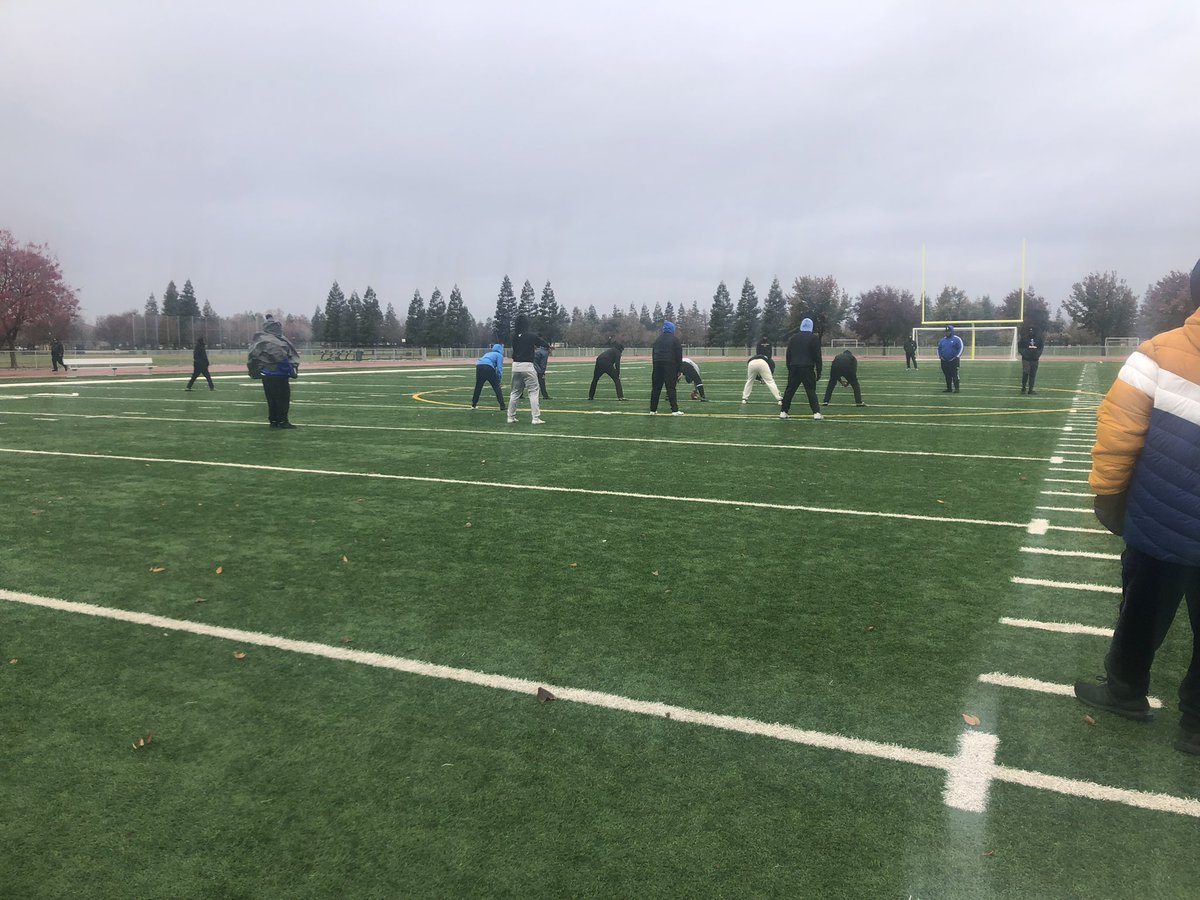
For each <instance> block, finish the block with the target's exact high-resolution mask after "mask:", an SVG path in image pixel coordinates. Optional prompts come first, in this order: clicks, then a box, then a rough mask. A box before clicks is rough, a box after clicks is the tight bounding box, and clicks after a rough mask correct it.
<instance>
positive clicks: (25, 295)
mask: <svg viewBox="0 0 1200 900" xmlns="http://www.w3.org/2000/svg"><path fill="white" fill-rule="evenodd" d="M78 313H79V298H78V297H76V296H75V291H74V289H73V288H71V287H69V286H68V285H66V284H65V283H64V282H63V279H62V270H61V269H60V268H59V265H58V260H57V259H55V258H54V256H52V255H51V254H50V251H49V250H48V249H47V248H46V247H45V246H44V245H42V244H25V245H24V246H21V245H20V244H18V243H17V239H16V238H15V237H13V235H12V232H10V231H6V230H4V229H0V349H7V350H8V352H9V359H10V365H11V367H12V368H14V369H15V368H16V367H17V339H18V338H19V337H20V336H21V335H22V334H32V333H34V332H42V333H46V334H53V335H55V336H60V335H61V334H62V333H63V332H65V331H66V329H67V326H69V325H70V323H71V320H72V319H73V318H75V316H76V315H78Z"/></svg>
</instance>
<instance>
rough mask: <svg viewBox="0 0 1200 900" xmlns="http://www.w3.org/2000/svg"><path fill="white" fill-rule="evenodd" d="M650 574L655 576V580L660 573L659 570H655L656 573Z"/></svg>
mask: <svg viewBox="0 0 1200 900" xmlns="http://www.w3.org/2000/svg"><path fill="white" fill-rule="evenodd" d="M650 574H651V575H653V576H654V577H655V578H657V577H658V571H657V570H655V571H653V572H651V573H650Z"/></svg>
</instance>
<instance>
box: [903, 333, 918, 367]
mask: <svg viewBox="0 0 1200 900" xmlns="http://www.w3.org/2000/svg"><path fill="white" fill-rule="evenodd" d="M909 363H912V367H913V368H914V369H915V368H916V367H917V342H916V341H914V340H913V339H912V336H911V335H909V337H908V338H906V339H905V341H904V368H906V369H907V368H908V366H909Z"/></svg>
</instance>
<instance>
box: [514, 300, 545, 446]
mask: <svg viewBox="0 0 1200 900" xmlns="http://www.w3.org/2000/svg"><path fill="white" fill-rule="evenodd" d="M538 347H545V348H546V349H549V348H550V345H549V344H547V343H546V342H545V341H544V340H542V339H541V337H539V336H538V335H536V334H534V333H533V332H532V331H530V330H529V317H528V316H517V321H516V324H514V325H513V339H512V360H513V364H512V387H511V393H509V395H508V421H509V423H510V424H511V423H513V422H515V421H517V401H518V400H520V399H521V394H522V392H524V391H528V392H529V409H530V411H531V412H532V413H533V424H534V425H541V424H542V404H541V396H540V395H541V388H540V387H539V386H538V376H537V369H535V368H534V365H533V351H534V350H535V349H536V348H538Z"/></svg>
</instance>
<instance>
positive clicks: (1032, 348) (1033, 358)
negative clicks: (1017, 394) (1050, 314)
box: [1021, 328, 1045, 394]
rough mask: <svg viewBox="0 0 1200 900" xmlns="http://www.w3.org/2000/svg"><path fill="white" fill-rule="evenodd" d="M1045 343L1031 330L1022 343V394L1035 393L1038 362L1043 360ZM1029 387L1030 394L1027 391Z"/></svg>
mask: <svg viewBox="0 0 1200 900" xmlns="http://www.w3.org/2000/svg"><path fill="white" fill-rule="evenodd" d="M1044 346H1045V342H1044V341H1043V340H1042V339H1041V338H1040V337H1038V336H1037V333H1036V332H1035V331H1034V330H1033V329H1032V328H1030V329H1029V331H1028V332H1027V333H1026V335H1025V340H1024V341H1022V342H1021V393H1022V394H1024V393H1030V394H1032V393H1033V383H1034V382H1035V381H1037V370H1038V360H1039V359H1041V358H1042V349H1043V347H1044ZM1026 386H1028V388H1029V390H1028V392H1027V391H1026V390H1025V388H1026Z"/></svg>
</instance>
